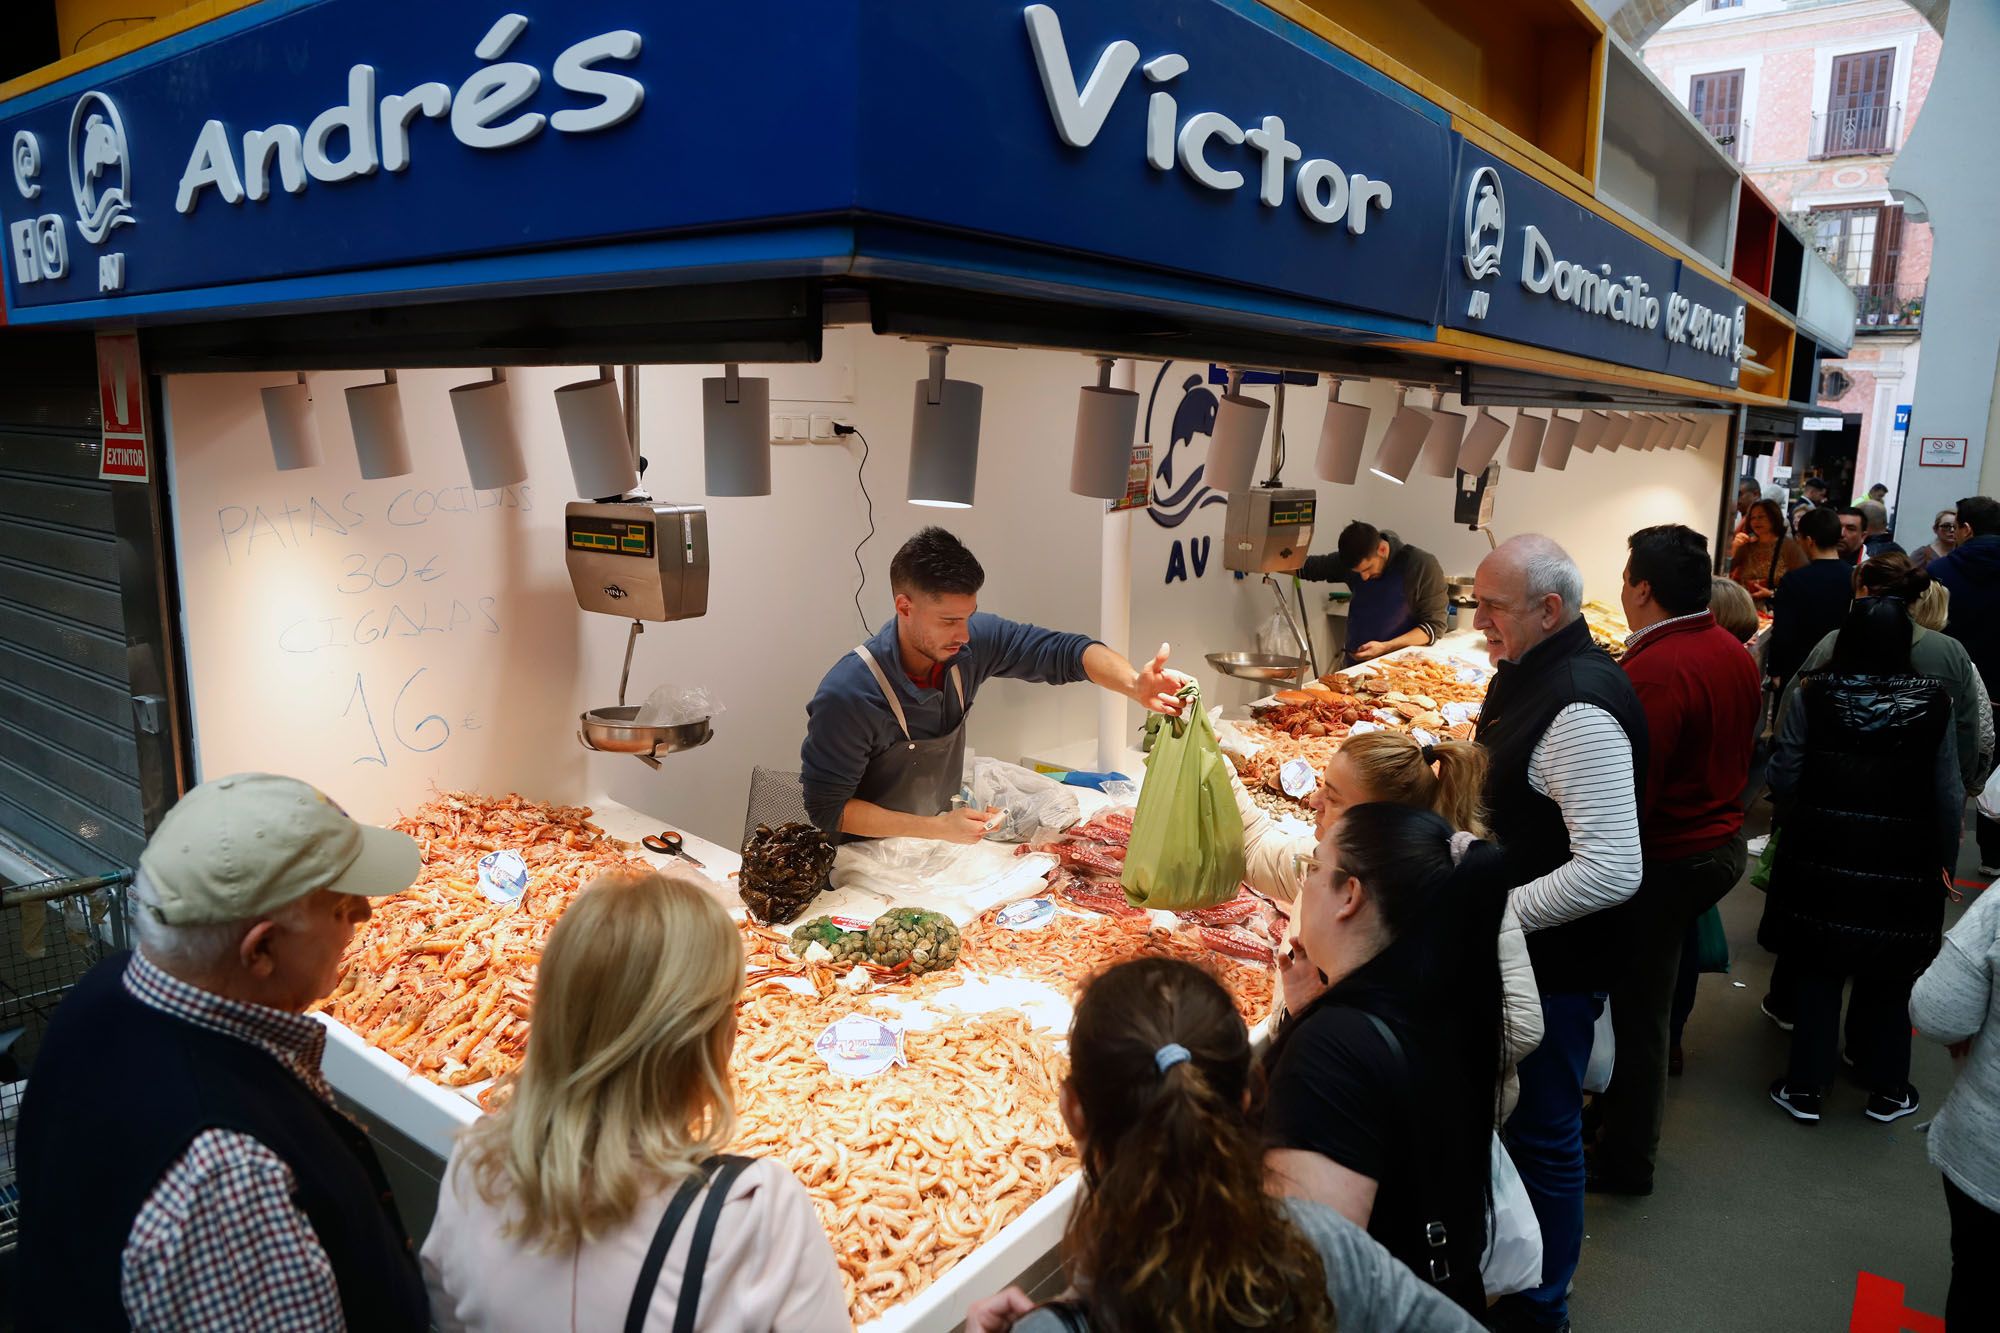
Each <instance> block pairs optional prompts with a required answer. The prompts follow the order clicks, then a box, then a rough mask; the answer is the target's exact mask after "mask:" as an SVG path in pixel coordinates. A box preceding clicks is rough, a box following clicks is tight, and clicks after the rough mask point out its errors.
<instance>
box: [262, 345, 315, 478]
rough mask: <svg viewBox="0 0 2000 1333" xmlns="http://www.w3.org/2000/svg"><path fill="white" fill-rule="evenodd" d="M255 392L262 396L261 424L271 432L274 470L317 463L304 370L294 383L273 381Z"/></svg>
mask: <svg viewBox="0 0 2000 1333" xmlns="http://www.w3.org/2000/svg"><path fill="white" fill-rule="evenodd" d="M259 393H260V394H261V396H262V397H263V399H264V426H265V428H266V429H267V430H269V431H270V434H271V460H272V461H273V462H275V463H276V464H277V465H278V471H280V472H291V471H293V470H295V469H297V468H302V467H318V466H319V465H320V461H321V457H322V456H321V454H320V448H319V424H318V423H317V422H315V421H314V420H313V414H312V391H311V390H310V389H308V388H307V387H306V373H305V372H304V371H303V370H302V371H300V372H299V378H298V382H297V383H296V384H274V385H272V386H271V387H270V388H268V389H263V390H260V391H259Z"/></svg>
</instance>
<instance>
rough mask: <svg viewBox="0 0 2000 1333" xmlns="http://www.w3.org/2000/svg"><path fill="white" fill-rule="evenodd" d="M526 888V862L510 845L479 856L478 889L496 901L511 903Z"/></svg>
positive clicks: (524, 891)
mask: <svg viewBox="0 0 2000 1333" xmlns="http://www.w3.org/2000/svg"><path fill="white" fill-rule="evenodd" d="M527 890H528V863H527V862H526V861H525V860H523V859H522V858H521V854H520V853H519V852H517V851H515V850H514V849H513V848H511V847H503V848H501V849H500V850H499V851H497V852H488V853H487V854H486V855H484V856H482V857H480V858H479V891H480V892H481V893H483V894H485V895H486V896H487V897H489V898H491V899H492V900H493V901H494V902H498V903H511V902H514V901H516V900H517V899H519V898H520V896H521V895H522V894H523V893H526V892H527Z"/></svg>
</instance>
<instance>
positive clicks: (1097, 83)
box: [1022, 5, 1395, 236]
mask: <svg viewBox="0 0 2000 1333" xmlns="http://www.w3.org/2000/svg"><path fill="white" fill-rule="evenodd" d="M1022 14H1023V17H1025V18H1026V20H1027V23H1028V43H1029V45H1030V46H1031V47H1032V48H1033V50H1034V54H1035V70H1036V72H1037V73H1038V74H1040V75H1041V80H1042V95H1043V96H1044V97H1046V98H1047V99H1048V104H1049V116H1050V117H1051V118H1052V119H1053V120H1054V121H1055V130H1056V137H1057V138H1058V139H1060V140H1062V142H1063V143H1064V144H1065V145H1067V146H1068V147H1071V148H1077V149H1084V148H1088V147H1090V146H1091V145H1092V144H1093V143H1095V142H1097V136H1098V133H1099V131H1101V130H1102V129H1103V128H1104V123H1105V121H1106V120H1108V119H1109V118H1110V116H1111V108H1112V107H1113V106H1114V105H1116V103H1117V101H1118V96H1119V94H1120V93H1122V92H1123V91H1124V90H1125V85H1126V84H1127V83H1128V82H1130V81H1131V77H1132V71H1133V70H1134V69H1139V68H1142V67H1141V66H1140V64H1139V55H1140V52H1139V48H1138V47H1137V46H1136V45H1134V44H1133V43H1131V42H1129V41H1126V40H1125V39H1124V38H1122V37H1121V38H1119V39H1118V40H1117V41H1114V42H1112V43H1111V44H1110V45H1109V46H1106V47H1105V48H1104V50H1103V52H1102V53H1100V54H1099V55H1098V57H1097V62H1096V63H1095V64H1094V65H1092V66H1091V69H1090V77H1089V78H1088V79H1087V80H1085V81H1084V83H1083V85H1082V86H1081V87H1079V86H1078V85H1077V81H1076V67H1075V66H1074V65H1072V64H1071V63H1070V58H1069V45H1068V43H1067V42H1066V41H1064V39H1063V30H1062V20H1061V19H1060V18H1058V17H1057V16H1056V11H1055V10H1053V9H1051V8H1050V7H1049V6H1047V5H1029V6H1028V7H1027V8H1026V9H1025V10H1023V11H1022ZM1188 68H1189V62H1188V59H1187V57H1186V56H1183V55H1180V54H1178V53H1176V52H1169V53H1167V54H1165V55H1160V56H1155V57H1154V58H1153V59H1151V60H1149V61H1147V62H1146V63H1145V65H1144V66H1143V72H1144V74H1145V78H1146V81H1147V82H1148V83H1151V84H1153V85H1155V86H1156V88H1157V89H1158V90H1157V91H1155V92H1154V93H1152V94H1151V96H1150V97H1148V99H1147V104H1146V137H1145V143H1144V144H1143V145H1142V147H1143V149H1144V151H1145V157H1146V163H1147V165H1148V166H1150V167H1152V168H1153V169H1154V170H1155V171H1172V170H1173V169H1174V167H1175V166H1176V165H1178V166H1179V167H1180V169H1181V170H1182V171H1185V172H1186V173H1187V174H1188V177H1189V179H1191V180H1193V181H1194V182H1195V183H1196V184H1198V185H1201V186H1203V187H1205V188H1207V189H1210V190H1219V191H1221V192H1223V193H1225V194H1227V193H1230V192H1232V191H1235V190H1240V189H1242V188H1243V186H1244V185H1246V184H1247V183H1249V177H1248V176H1247V175H1246V174H1245V173H1244V171H1243V170H1241V169H1239V168H1238V167H1236V166H1232V165H1229V164H1228V157H1227V155H1226V150H1228V149H1236V148H1246V147H1247V148H1248V149H1249V150H1250V153H1251V154H1254V155H1255V159H1256V160H1255V164H1254V165H1255V166H1256V177H1257V199H1258V202H1259V203H1261V204H1262V205H1263V206H1264V207H1266V208H1277V207H1278V206H1280V205H1281V204H1283V203H1284V201H1285V172H1286V168H1287V167H1289V166H1290V165H1291V164H1292V163H1294V162H1298V163H1299V167H1298V170H1297V171H1296V172H1294V173H1293V174H1292V193H1293V195H1294V196H1295V197H1296V198H1297V199H1298V201H1299V208H1300V210H1301V211H1303V212H1304V213H1305V215H1306V216H1307V217H1309V218H1311V219H1312V220H1313V221H1314V222H1319V223H1324V224H1327V225H1332V224H1334V223H1337V222H1340V221H1342V220H1345V221H1346V223H1347V230H1348V231H1349V232H1351V233H1353V234H1354V235H1356V236H1360V235H1362V234H1363V233H1365V232H1366V231H1367V230H1368V211H1369V209H1370V208H1371V207H1372V208H1373V209H1375V210H1376V211H1377V212H1382V213H1386V212H1388V211H1389V208H1390V205H1391V204H1393V203H1394V202H1395V191H1393V190H1392V189H1391V188H1390V187H1389V183H1388V182H1387V181H1382V180H1375V179H1372V178H1370V177H1368V176H1364V175H1362V174H1361V173H1360V172H1358V171H1357V172H1354V173H1353V174H1352V175H1350V174H1349V173H1347V172H1345V171H1343V170H1341V168H1340V165H1339V164H1338V163H1336V162H1331V161H1328V160H1327V159H1326V158H1323V157H1314V158H1307V157H1306V156H1305V150H1304V149H1303V148H1301V147H1300V146H1299V145H1298V144H1296V143H1293V142H1292V141H1291V140H1290V139H1288V138H1287V137H1286V136H1285V122H1284V119H1283V118H1282V117H1279V116H1265V117H1263V118H1262V120H1261V122H1260V123H1259V124H1257V125H1256V126H1254V127H1252V128H1250V129H1247V130H1246V129H1244V128H1243V127H1242V126H1241V125H1238V124H1237V123H1236V122H1235V121H1234V120H1232V119H1230V118H1229V117H1228V116H1225V115H1223V114H1222V113H1221V112H1220V111H1197V112H1195V113H1194V114H1192V115H1190V116H1189V117H1188V118H1187V119H1186V120H1184V121H1181V122H1180V128H1179V129H1178V130H1176V129H1175V127H1174V121H1175V118H1176V116H1177V115H1178V114H1179V106H1178V104H1177V103H1176V101H1175V99H1174V95H1173V94H1172V93H1170V92H1168V91H1167V90H1166V88H1165V86H1164V85H1166V84H1169V83H1171V82H1173V81H1174V80H1175V79H1178V78H1179V77H1180V76H1181V75H1183V74H1185V73H1187V71H1188ZM1235 156H1236V160H1237V161H1238V162H1242V163H1244V164H1245V165H1250V163H1249V162H1248V161H1247V159H1246V156H1245V155H1242V154H1237V155H1235ZM1301 159H1304V160H1303V161H1301Z"/></svg>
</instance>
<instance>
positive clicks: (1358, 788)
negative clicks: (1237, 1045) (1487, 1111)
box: [1237, 731, 1542, 1120]
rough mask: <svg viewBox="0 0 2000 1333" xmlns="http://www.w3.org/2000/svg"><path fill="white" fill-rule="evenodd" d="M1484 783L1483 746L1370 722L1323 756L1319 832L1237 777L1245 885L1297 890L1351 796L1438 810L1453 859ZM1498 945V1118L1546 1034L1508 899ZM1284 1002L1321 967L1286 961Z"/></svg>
mask: <svg viewBox="0 0 2000 1333" xmlns="http://www.w3.org/2000/svg"><path fill="white" fill-rule="evenodd" d="M1485 786H1486V751H1485V750H1483V749H1481V748H1480V747H1479V746H1477V745H1474V744H1473V743H1472V742H1470V741H1441V742H1439V743H1437V744H1435V745H1425V744H1423V743H1422V742H1421V741H1419V740H1417V739H1416V737H1414V736H1411V735H1408V734H1407V733H1405V732H1400V731H1370V732H1364V733H1362V734H1361V735H1359V736H1350V737H1349V738H1348V739H1347V741H1346V742H1345V743H1344V744H1343V745H1342V746H1341V747H1340V749H1338V750H1337V751H1335V752H1334V756H1333V758H1332V759H1330V760H1328V761H1327V765H1326V772H1325V774H1324V776H1323V777H1322V778H1321V780H1320V785H1319V790H1318V791H1317V792H1316V793H1314V794H1313V797H1312V805H1313V809H1314V811H1315V813H1316V814H1317V820H1316V823H1315V834H1316V836H1315V837H1298V838H1294V837H1290V836H1287V835H1286V834H1285V833H1284V832H1283V831H1282V830H1281V829H1280V828H1279V827H1278V825H1277V821H1275V820H1273V819H1272V818H1271V817H1270V816H1269V815H1266V814H1265V813H1264V812H1263V811H1262V810H1259V809H1258V808H1257V806H1256V805H1255V804H1254V803H1252V802H1251V800H1250V798H1249V796H1248V795H1247V794H1246V793H1244V792H1243V790H1242V788H1241V786H1240V785H1239V786H1238V788H1237V792H1238V796H1237V804H1238V805H1239V806H1240V807H1241V808H1242V811H1243V859H1244V864H1245V866H1246V867H1247V875H1246V877H1247V878H1248V879H1249V881H1250V886H1251V887H1252V888H1254V889H1256V890H1257V891H1258V892H1260V893H1263V894H1266V895H1268V896H1270V897H1273V898H1279V899H1283V900H1285V901H1287V902H1289V901H1292V900H1294V899H1296V898H1298V896H1299V889H1300V884H1301V881H1302V879H1303V877H1304V872H1303V870H1302V869H1301V867H1303V866H1305V865H1307V864H1309V863H1310V862H1311V861H1312V859H1313V856H1314V854H1315V851H1316V849H1317V846H1318V842H1319V839H1322V838H1325V837H1326V836H1327V834H1328V833H1329V832H1330V831H1331V830H1332V828H1333V825H1334V823H1335V821H1337V820H1338V819H1339V818H1340V816H1341V813H1342V812H1343V811H1345V810H1347V809H1348V808H1349V807H1350V806H1356V805H1367V804H1369V803H1370V802H1374V801H1386V802H1389V803H1390V804H1393V805H1407V806H1414V807H1415V808H1416V809H1419V810H1430V811H1434V812H1436V813H1437V814H1438V815H1439V816H1440V817H1441V818H1443V819H1444V821H1445V822H1446V823H1447V824H1449V825H1451V827H1452V829H1453V830H1454V831H1455V832H1456V833H1458V834H1460V835H1461V836H1459V837H1458V838H1456V839H1454V840H1453V843H1452V854H1453V858H1454V860H1456V859H1457V858H1459V857H1461V856H1463V855H1464V853H1465V849H1466V847H1467V846H1469V845H1470V844H1471V842H1472V841H1473V839H1475V838H1483V837H1485V836H1486V812H1485V811H1483V810H1482V809H1480V806H1479V799H1480V792H1481V791H1482V790H1483V789H1484V788H1485ZM1497 936H1498V938H1497V944H1496V947H1497V949H1498V953H1499V959H1500V975H1501V980H1502V982H1503V984H1504V987H1505V994H1506V1005H1507V1024H1506V1050H1505V1056H1506V1059H1505V1062H1504V1071H1503V1078H1502V1083H1501V1097H1500V1103H1499V1107H1498V1115H1499V1117H1500V1119H1502V1120H1504V1119H1505V1118H1506V1117H1507V1115H1508V1114H1509V1113H1510V1112H1512V1111H1513V1109H1514V1103H1515V1102H1517V1101H1518V1100H1520V1096H1521V1080H1520V1077H1519V1075H1517V1074H1516V1073H1515V1072H1514V1066H1515V1065H1516V1064H1518V1063H1519V1062H1520V1061H1522V1060H1525V1059H1526V1058H1527V1057H1528V1056H1529V1054H1530V1053H1532V1052H1533V1051H1534V1049H1535V1047H1537V1046H1539V1045H1541V1041H1542V1001H1541V996H1540V994H1539V993H1538V992H1537V991H1536V989H1535V969H1534V966H1533V964H1531V963H1530V962H1529V961H1528V941H1527V937H1526V936H1525V935H1523V934H1522V933H1521V923H1520V922H1519V921H1518V920H1516V919H1515V917H1514V909H1513V908H1512V907H1509V908H1507V909H1506V910H1505V911H1503V912H1502V913H1501V917H1500V925H1499V930H1498V932H1497ZM1285 981H1286V986H1285V991H1284V1000H1285V1004H1286V1006H1287V1007H1288V1008H1289V1009H1291V1010H1293V1011H1297V1010H1300V1009H1303V1008H1305V1006H1306V1005H1308V1004H1310V1003H1311V1002H1312V1000H1313V998H1314V997H1315V996H1316V995H1318V994H1319V992H1320V990H1321V989H1323V984H1322V982H1321V980H1320V976H1319V973H1318V971H1317V970H1315V969H1313V968H1288V969H1287V970H1286V975H1285Z"/></svg>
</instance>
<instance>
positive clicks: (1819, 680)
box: [1759, 672, 1965, 973]
mask: <svg viewBox="0 0 2000 1333" xmlns="http://www.w3.org/2000/svg"><path fill="white" fill-rule="evenodd" d="M1951 721H1952V713H1951V697H1950V695H1949V694H1948V693H1947V692H1946V690H1945V687H1944V683H1943V682H1942V681H1939V680H1936V679H1934V678H1933V677H1930V676H1918V675H1895V676H1846V675H1834V674H1831V673H1819V672H1816V673H1812V674H1809V675H1807V676H1804V677H1802V678H1801V679H1800V681H1799V686H1798V689H1797V691H1796V692H1795V694H1794V697H1792V698H1791V700H1790V703H1789V705H1788V707H1787V708H1786V710H1785V716H1784V719H1783V721H1782V723H1781V724H1780V730H1779V736H1778V748H1777V751H1776V753H1774V754H1773V755H1772V758H1771V789H1772V791H1773V792H1774V793H1775V794H1776V795H1777V797H1778V799H1779V809H1780V831H1779V835H1778V846H1777V850H1776V852H1775V853H1774V861H1773V865H1772V868H1771V888H1770V903H1769V910H1768V911H1767V913H1766V916H1765V921H1764V928H1763V930H1762V931H1760V932H1759V934H1760V938H1761V939H1762V940H1763V941H1764V943H1765V944H1766V945H1767V946H1768V947H1770V948H1773V949H1775V950H1777V951H1778V952H1780V953H1789V954H1794V955H1797V956H1799V957H1801V958H1802V959H1809V960H1811V961H1812V962H1813V963H1814V964H1816V965H1818V966H1822V967H1826V968H1830V969H1833V970H1837V971H1846V972H1871V973H1872V972H1889V973H1899V972H1912V973H1914V972H1918V971H1921V970H1922V969H1923V968H1924V967H1925V966H1926V965H1927V964H1928V963H1929V962H1930V960H1931V959H1932V958H1933V957H1934V956H1936V954H1937V951H1938V943H1939V940H1940V938H1941V934H1942V930H1943V925H1944V903H1945V888H1944V881H1943V879H1942V875H1941V872H1942V871H1944V870H1946V869H1949V868H1950V867H1951V866H1952V865H1953V864H1954V863H1955V861H1956V860H1957V848H1958V829H1959V818H1960V813H1961V812H1962V810H1963V809H1964V801H1965V798H1964V789H1963V787H1962V785H1961V783H1960V779H1959V774H1958V767H1957V765H1958V755H1957V744H1956V741H1955V738H1954V736H1953V733H1952V726H1951Z"/></svg>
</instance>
